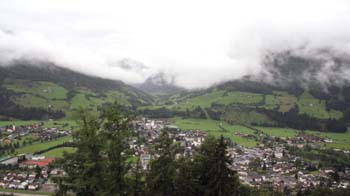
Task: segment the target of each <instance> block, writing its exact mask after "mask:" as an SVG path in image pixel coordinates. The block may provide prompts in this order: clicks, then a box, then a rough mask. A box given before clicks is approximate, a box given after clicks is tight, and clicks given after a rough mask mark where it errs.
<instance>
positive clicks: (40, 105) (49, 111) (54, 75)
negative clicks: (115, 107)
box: [0, 62, 153, 120]
mask: <svg viewBox="0 0 350 196" xmlns="http://www.w3.org/2000/svg"><path fill="white" fill-rule="evenodd" d="M0 93H1V97H0V104H2V106H3V107H2V108H0V116H1V118H2V119H9V120H11V119H23V120H30V119H36V120H39V119H48V118H55V119H59V118H70V117H71V113H72V111H73V110H74V109H76V108H78V107H87V108H90V109H91V110H93V111H96V112H97V111H98V108H99V107H103V106H104V105H106V104H110V103H113V102H115V101H117V102H118V103H120V104H121V105H123V106H125V107H136V106H142V105H149V104H151V103H152V102H153V97H152V96H150V95H148V94H146V93H144V92H142V91H139V90H137V89H135V88H134V87H131V86H128V85H126V84H124V83H122V82H120V81H115V80H107V79H102V78H98V77H92V76H88V75H84V74H81V73H77V72H74V71H71V70H68V69H64V68H61V67H57V66H55V65H52V64H45V63H42V62H38V64H33V63H32V62H31V63H25V62H18V63H17V64H14V65H12V66H7V67H1V66H0Z"/></svg>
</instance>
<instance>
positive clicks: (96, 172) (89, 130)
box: [59, 109, 104, 196]
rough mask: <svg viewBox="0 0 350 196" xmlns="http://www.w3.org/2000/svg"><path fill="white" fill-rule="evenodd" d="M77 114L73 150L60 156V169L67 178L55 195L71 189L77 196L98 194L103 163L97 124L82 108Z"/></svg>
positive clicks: (99, 192)
mask: <svg viewBox="0 0 350 196" xmlns="http://www.w3.org/2000/svg"><path fill="white" fill-rule="evenodd" d="M77 115H78V118H79V120H78V122H79V124H80V130H78V131H77V132H75V133H74V134H73V141H74V143H75V146H76V151H75V153H71V154H68V153H66V154H65V155H64V161H63V164H62V166H63V169H64V170H65V171H66V172H67V174H68V176H67V177H65V178H64V179H63V180H62V181H61V183H60V189H61V190H62V191H60V192H59V194H60V195H66V194H67V191H68V190H71V191H73V192H75V193H76V195H77V196H95V195H101V190H102V185H103V182H102V181H101V179H103V165H104V163H103V155H102V149H103V142H102V138H101V135H100V134H99V131H100V129H99V127H100V122H99V121H98V119H97V118H96V117H94V116H91V115H90V114H89V112H88V111H87V110H84V109H79V110H78V112H77Z"/></svg>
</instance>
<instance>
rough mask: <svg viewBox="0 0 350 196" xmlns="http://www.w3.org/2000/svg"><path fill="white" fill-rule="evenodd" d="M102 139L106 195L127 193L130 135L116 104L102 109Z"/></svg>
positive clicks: (126, 120)
mask: <svg viewBox="0 0 350 196" xmlns="http://www.w3.org/2000/svg"><path fill="white" fill-rule="evenodd" d="M102 119H104V121H105V122H104V124H103V127H104V132H103V133H104V139H105V144H106V155H107V160H106V163H105V164H106V165H105V167H106V171H105V174H104V175H105V177H106V182H105V183H104V185H105V186H106V187H105V191H106V195H109V196H113V195H127V190H128V185H127V182H126V174H127V172H128V171H129V169H130V165H129V164H128V163H127V159H128V157H130V156H131V155H130V152H129V151H128V148H129V145H128V141H127V138H128V136H129V135H130V130H129V122H130V119H129V118H128V117H126V116H125V115H124V114H123V113H121V110H120V109H119V106H118V105H116V104H115V105H113V106H112V107H110V108H108V109H107V110H105V111H104V113H103V115H102Z"/></svg>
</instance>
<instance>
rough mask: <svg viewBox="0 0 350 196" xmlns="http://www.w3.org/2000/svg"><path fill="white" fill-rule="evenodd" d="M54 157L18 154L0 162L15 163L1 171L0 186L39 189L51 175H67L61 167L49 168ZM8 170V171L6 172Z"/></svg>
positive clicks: (0, 163)
mask: <svg viewBox="0 0 350 196" xmlns="http://www.w3.org/2000/svg"><path fill="white" fill-rule="evenodd" d="M54 160H55V159H54V158H46V157H45V156H31V155H18V156H16V157H12V158H9V159H7V160H3V161H1V162H0V165H2V166H3V165H13V166H14V165H15V166H17V167H14V168H12V169H3V170H2V171H4V172H0V188H7V189H18V190H33V191H34V190H38V189H39V188H41V187H42V186H45V185H46V183H47V182H48V181H49V177H50V176H61V175H65V172H64V171H63V170H61V169H58V168H54V169H51V168H49V164H50V163H52V162H53V161H54ZM5 171H7V172H5Z"/></svg>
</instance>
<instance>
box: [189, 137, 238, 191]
mask: <svg viewBox="0 0 350 196" xmlns="http://www.w3.org/2000/svg"><path fill="white" fill-rule="evenodd" d="M226 148H227V146H226V142H225V140H224V138H223V137H222V136H221V137H220V139H216V138H214V137H207V138H206V140H205V141H204V143H203V144H202V146H201V148H200V149H199V153H198V155H197V156H196V157H195V162H194V165H195V168H194V170H195V174H196V176H195V177H196V178H197V181H198V185H197V191H198V192H197V193H198V194H200V195H208V196H224V195H239V194H240V192H239V188H240V187H239V186H240V184H239V180H238V177H237V174H236V172H235V171H233V170H231V169H230V168H229V165H231V163H232V161H231V159H230V157H229V155H227V152H226Z"/></svg>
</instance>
